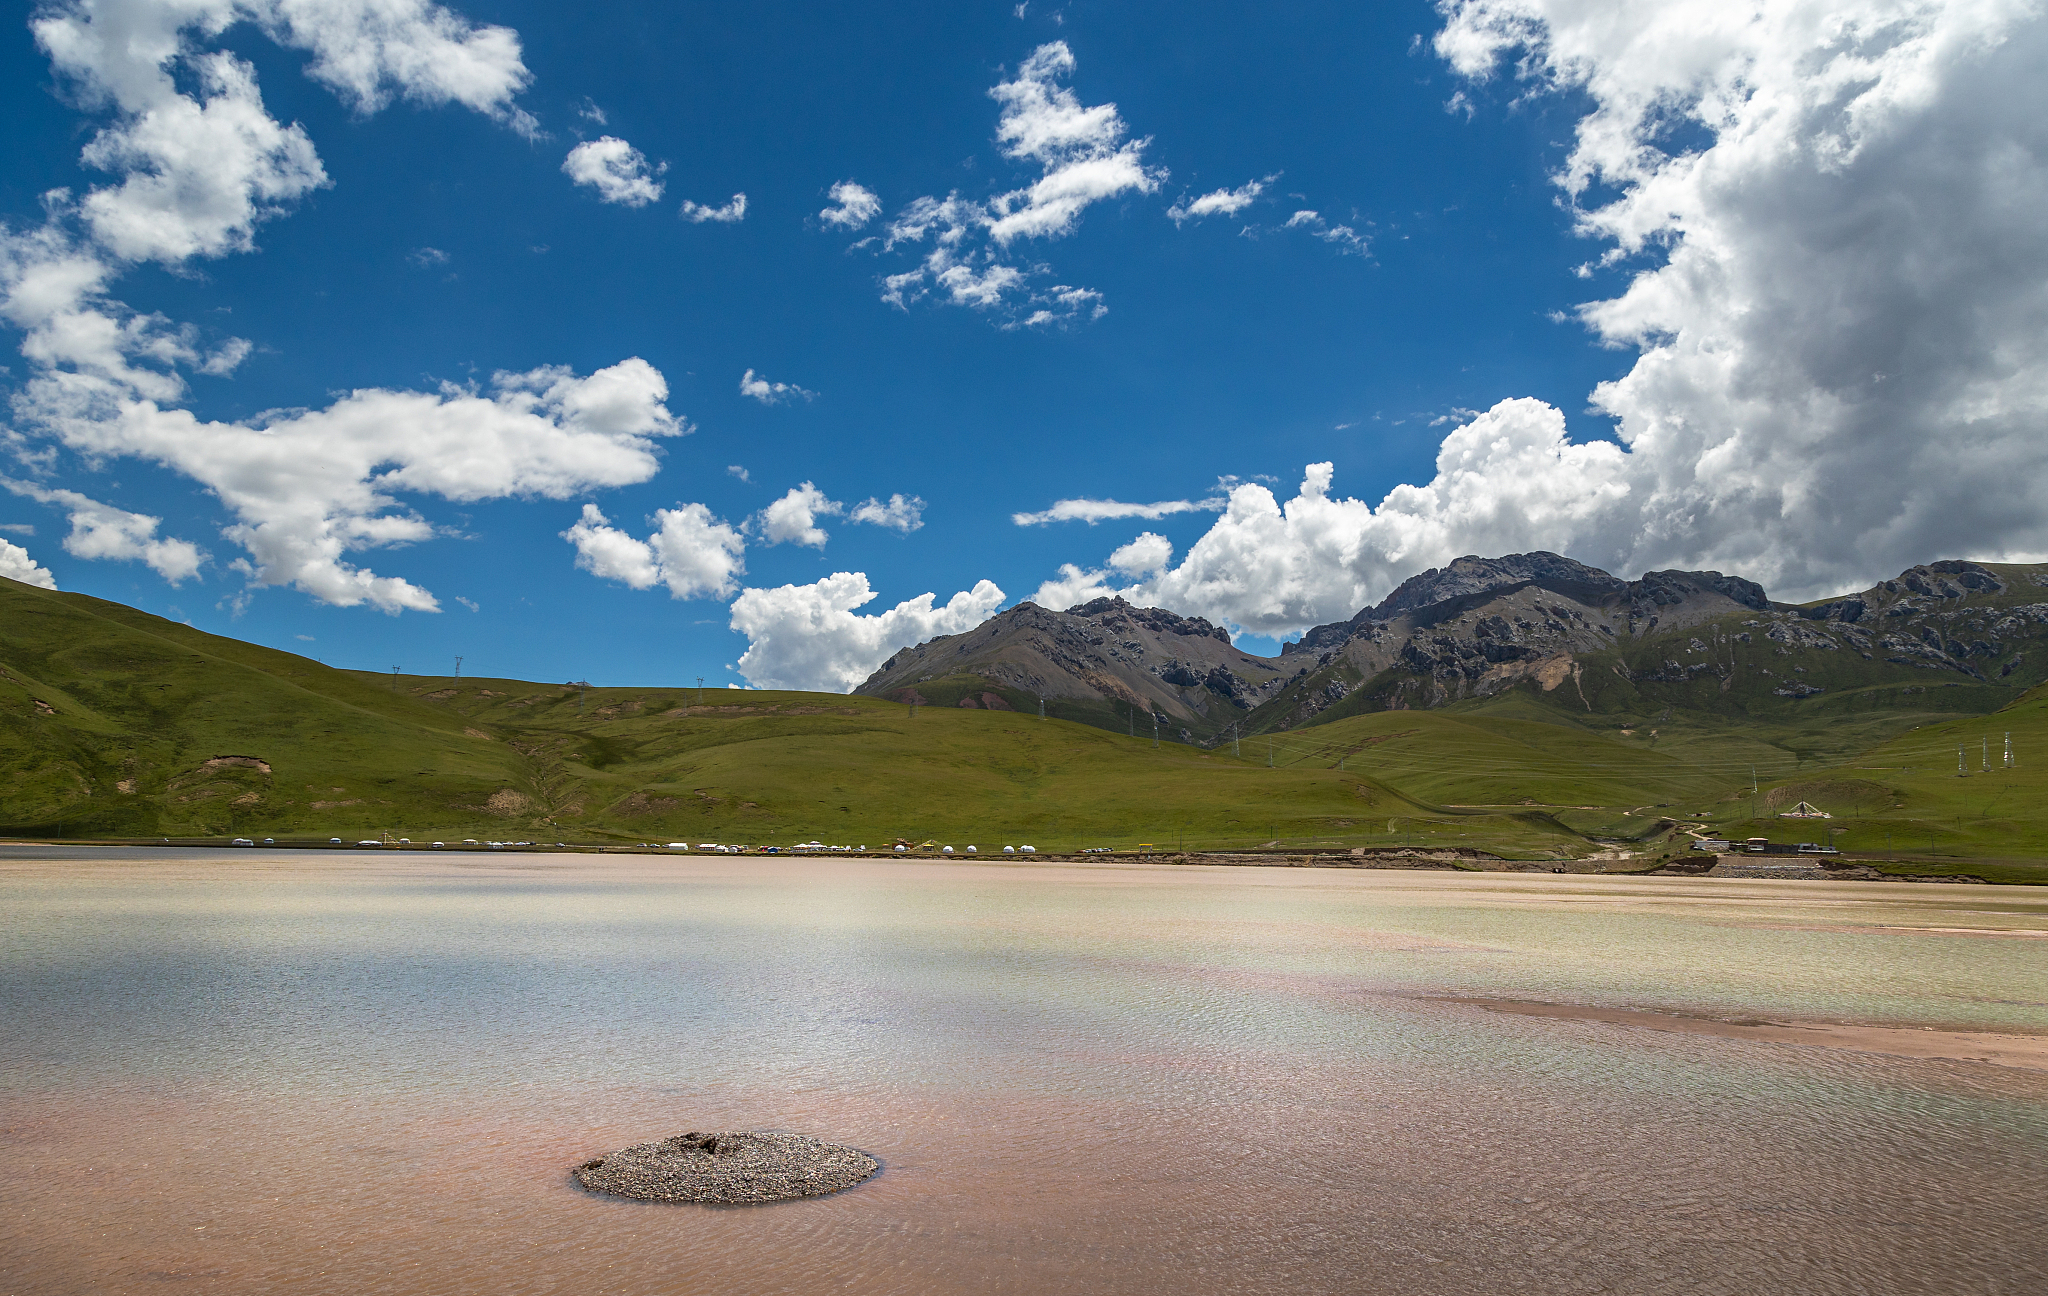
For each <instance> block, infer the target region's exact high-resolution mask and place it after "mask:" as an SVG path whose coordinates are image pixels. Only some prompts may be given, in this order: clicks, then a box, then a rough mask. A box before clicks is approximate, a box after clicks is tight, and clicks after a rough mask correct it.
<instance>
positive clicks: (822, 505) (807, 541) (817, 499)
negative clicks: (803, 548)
mask: <svg viewBox="0 0 2048 1296" xmlns="http://www.w3.org/2000/svg"><path fill="white" fill-rule="evenodd" d="M845 511H846V506H845V505H843V504H838V503H835V502H833V501H832V500H830V499H827V498H826V497H825V492H823V491H821V490H819V489H818V488H817V487H816V486H813V485H812V484H811V483H809V482H805V483H804V484H803V485H801V486H792V487H790V488H789V493H788V494H787V495H784V496H783V497H782V498H781V499H779V500H776V501H775V502H774V503H773V504H770V505H769V506H768V507H767V508H764V509H762V510H761V513H760V517H759V518H758V519H757V522H758V525H759V527H760V531H761V538H762V539H763V540H766V541H767V542H768V543H769V544H771V545H779V544H800V545H809V546H810V547H811V548H813V549H823V548H824V547H825V541H826V540H827V539H829V538H830V537H828V536H827V535H826V534H825V530H824V528H823V527H820V526H819V525H818V519H819V518H821V517H838V516H839V515H840V514H842V513H844V512H845Z"/></svg>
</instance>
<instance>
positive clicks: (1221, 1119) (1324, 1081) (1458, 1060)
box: [0, 848, 2048, 1296]
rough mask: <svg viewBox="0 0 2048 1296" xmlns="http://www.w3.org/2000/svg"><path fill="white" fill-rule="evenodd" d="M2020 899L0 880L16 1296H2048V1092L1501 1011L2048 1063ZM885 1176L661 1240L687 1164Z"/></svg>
mask: <svg viewBox="0 0 2048 1296" xmlns="http://www.w3.org/2000/svg"><path fill="white" fill-rule="evenodd" d="M2032 932H2048V895H2042V894H2040V893H2039V892H2035V891H2030V890H2027V889H2021V888H1989V887H1976V886H1910V885H1905V884H1867V885H1864V884H1830V883H1798V882H1741V881H1723V880H1708V879H1698V880H1694V879H1647V878H1621V879H1598V878H1586V877H1553V876H1549V875H1498V874H1497V875H1473V874H1452V873H1420V872H1377V871H1350V870H1305V869H1232V868H1213V869H1212V868H1199V869H1177V868H1167V867H1142V866H1116V865H1105V866H1101V867H1078V866H1075V867H1069V866H1062V865H1051V864H1038V865H1018V866H1003V865H995V864H982V865H967V864H919V863H913V862H896V861H872V862H863V861H853V860H838V861H834V860H816V861H803V860H735V859H726V858H720V859H716V860H710V859H692V858H674V859H669V858H645V859H643V858H636V857H619V856H611V857H594V858H593V857H552V856H535V857H520V858H507V857H503V856H497V857H483V858H475V857H472V858H449V857H438V856H428V857H418V856H379V855H372V854H368V853H365V854H361V855H358V854H353V853H348V854H344V853H339V852H337V853H334V854H319V855H306V854H292V855H276V856H272V855H265V854H260V853H253V852H248V851H243V852H238V853H236V854H235V855H233V856H230V857H214V856H205V855H195V854H193V853H190V852H177V853H171V852H133V853H130V852H119V851H61V850H54V849H42V850H28V849H25V848H11V851H10V853H8V854H6V855H4V856H0V1104H4V1119H0V1126H4V1128H0V1149H4V1152H5V1164H6V1168H7V1171H8V1173H7V1174H6V1175H5V1176H4V1177H0V1293H7V1294H9V1296H27V1294H29V1293H46V1292H143V1291H148V1292H155V1291H162V1290H167V1289H168V1290H181V1291H190V1292H273V1291H278V1292H281V1291H294V1292H308V1293H318V1292H335V1293H344V1292H346V1293H367V1292H438V1291H446V1292H479V1293H481V1292H491V1293H529V1292H531V1293H540V1292H577V1293H597V1292H618V1293H641V1292H647V1293H654V1292H661V1293H682V1292H736V1293H752V1292H808V1291H818V1290H828V1289H829V1290H848V1291H859V1292H878V1293H890V1292H903V1293H926V1292H929V1293H941V1292H980V1291H991V1292H993V1291H1005V1292H1104V1293H1118V1292H1172V1293H1194V1292H1212V1291H1214V1292H1226V1291H1227V1292H1282V1291H1284V1292H1298V1293H1316V1292H1344V1293H1371V1292H1428V1293H1439V1292H1440V1293H1465V1292H1473V1293H1477V1292H1487V1293H1495V1292H1729V1293H1753V1292H1770V1291H1788V1292H1791V1291H1796V1292H1813V1293H1832V1292H1842V1293H1851V1292H1855V1293H1863V1292H1972V1293H1977V1292H1996V1293H2007V1292H2010V1293H2021V1292H2029V1293H2031V1292H2040V1291H2044V1290H2048V1241H2044V1239H2048V1205H2044V1203H2048V1072H2042V1071H2036V1070H2025V1069H2018V1068H2012V1067H2003V1066H1990V1065H1985V1064H1982V1063H1972V1062H1965V1061H1945V1060H1936V1059H1913V1058H1903V1057H1896V1056H1887V1055H1883V1054H1876V1053H1865V1052H1855V1051H1847V1050H1843V1049H1833V1048H1817V1047H1803V1046H1797V1045H1791V1044H1781V1043H1765V1042H1758V1041H1753V1040H1745V1039H1726V1038H1717V1037H1711V1036H1704V1035H1698V1034H1686V1033H1674V1032H1666V1031H1661V1030H1648V1029H1641V1028H1638V1027H1634V1026H1628V1025H1618V1024H1610V1023H1606V1022H1601V1021H1588V1020H1558V1019H1547V1018H1535V1017H1527V1016H1517V1015H1510V1014H1506V1013H1499V1012H1491V1011H1487V1010H1486V1009H1485V1008H1484V1007H1482V1006H1477V1005H1474V1004H1472V1003H1465V1002H1456V1001H1455V1000H1457V999H1460V998H1465V999H1471V998H1487V997H1498V998H1504V999H1518V1000H1533V1001H1546V1002H1553V1003H1570V1004H1583V1005H1590V1006H1595V1007H1603V1008H1639V1009H1640V1008H1647V1009H1655V1010H1660V1011H1671V1012H1678V1013H1693V1014H1703V1015H1708V1016H1719V1017H1724V1018H1725V1017H1729V1016H1743V1017H1757V1018H1768V1019H1771V1020H1815V1021H1828V1022H1837V1023H1870V1024H1883V1025H1910V1026H1932V1027H1936V1028H1941V1029H1952V1030H1966V1031H1980V1032H1986V1031H1988V1032H2010V1033H2018V1034H2034V1035H2040V1034H2048V939H2044V938H2042V937H2039V936H2029V935H2026V934H2025V933H2032ZM721 1128H727V1129H730V1128H754V1129H789V1130H798V1131H802V1132H805V1133H810V1134H815V1135H818V1136H820V1137H823V1138H826V1139H829V1140H832V1141H837V1142H845V1143H851V1144H854V1145H856V1146H858V1147H861V1148H864V1149H866V1150H868V1151H870V1152H873V1153H874V1154H876V1155H877V1156H879V1157H881V1158H882V1159H883V1161H884V1163H885V1165H886V1169H885V1170H884V1172H883V1174H882V1175H881V1176H880V1177H878V1178H876V1179H873V1180H871V1181H869V1182H868V1183H867V1184H864V1185H862V1186H861V1187H859V1188H856V1189H854V1190H852V1191H850V1192H846V1193H843V1194H840V1195H838V1196H834V1197H829V1198H821V1199H816V1200H812V1201H804V1202H795V1203H787V1204H784V1205H779V1206H772V1207H756V1208H734V1209H717V1208H704V1207H685V1206H654V1205H645V1204H639V1203H633V1202H626V1201H619V1200H614V1199H609V1198H604V1197H599V1196H595V1195H591V1194H587V1193H583V1192H581V1191H579V1190H578V1189H577V1188H575V1187H574V1185H573V1184H572V1182H571V1180H570V1179H569V1175H568V1171H569V1169H570V1168H571V1167H572V1166H574V1165H576V1164H578V1163H579V1162H581V1161H584V1160H588V1159H589V1158H591V1157H593V1156H597V1155H600V1154H602V1153H604V1152H607V1151H610V1150H612V1149H615V1148H618V1147H622V1146H625V1145H627V1144H631V1143H638V1142H643V1141H646V1140H648V1139H653V1138H659V1137H664V1136H666V1135H669V1134H672V1133H678V1132H681V1131H684V1130H691V1129H721Z"/></svg>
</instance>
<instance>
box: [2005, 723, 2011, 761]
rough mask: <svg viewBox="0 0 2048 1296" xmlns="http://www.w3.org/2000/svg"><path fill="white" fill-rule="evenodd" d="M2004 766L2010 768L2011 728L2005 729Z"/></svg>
mask: <svg viewBox="0 0 2048 1296" xmlns="http://www.w3.org/2000/svg"><path fill="white" fill-rule="evenodd" d="M2005 767H2006V768H2007V769H2011V768H2012V730H2010V729H2008V730H2006V731H2005Z"/></svg>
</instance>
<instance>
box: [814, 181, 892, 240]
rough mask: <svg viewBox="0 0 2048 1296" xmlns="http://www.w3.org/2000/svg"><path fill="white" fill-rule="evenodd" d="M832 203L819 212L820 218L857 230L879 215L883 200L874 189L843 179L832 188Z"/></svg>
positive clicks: (825, 221)
mask: <svg viewBox="0 0 2048 1296" xmlns="http://www.w3.org/2000/svg"><path fill="white" fill-rule="evenodd" d="M831 194H832V205H831V206H830V207H827V208H825V209H824V210H823V211H821V212H819V213H818V219H819V220H820V221H822V222H824V223H825V224H827V225H832V226H836V227H837V228H839V229H848V230H857V229H860V228H861V227H862V226H864V225H866V224H867V223H868V222H869V221H871V220H873V219H874V218H875V217H876V216H879V215H880V214H881V211H882V200H881V198H880V197H878V196H877V195H876V194H875V192H874V191H873V190H872V189H869V188H867V187H865V186H863V185H859V184H856V183H854V182H853V181H851V180H841V181H840V182H839V183H838V184H836V185H833V186H832V189H831Z"/></svg>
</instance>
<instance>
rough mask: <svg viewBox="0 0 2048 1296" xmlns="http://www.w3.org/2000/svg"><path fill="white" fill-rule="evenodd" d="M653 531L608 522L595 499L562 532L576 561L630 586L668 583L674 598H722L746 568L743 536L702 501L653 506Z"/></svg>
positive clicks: (595, 574)
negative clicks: (641, 532) (639, 532)
mask: <svg viewBox="0 0 2048 1296" xmlns="http://www.w3.org/2000/svg"><path fill="white" fill-rule="evenodd" d="M653 520H654V524H655V530H654V534H653V535H652V536H651V537H649V538H648V539H646V540H641V539H638V538H637V537H634V536H632V535H629V534H627V533H626V532H624V531H621V530H619V529H618V528H616V527H614V526H611V525H610V524H609V521H610V520H609V519H608V518H606V517H605V515H604V514H603V513H602V512H600V511H599V510H598V507H597V505H595V504H585V505H584V506H583V516H582V517H581V518H580V519H578V520H577V522H576V523H575V525H573V526H571V527H570V528H569V529H568V530H567V531H564V532H562V538H563V539H565V540H567V541H569V543H571V544H573V545H575V546H576V565H577V566H578V567H581V568H583V569H584V570H585V571H587V572H590V573H591V574H592V575H594V576H600V577H603V578H604V579H606V580H615V581H620V582H622V583H624V584H626V585H628V586H630V587H632V588H633V589H649V588H652V587H653V586H654V585H655V584H656V583H657V582H659V583H662V584H665V585H667V586H668V591H669V596H670V597H672V598H679V599H686V598H726V597H728V596H730V595H731V594H732V592H733V591H734V590H736V589H738V588H739V581H738V578H739V577H740V576H741V575H742V574H744V573H745V571H746V564H745V563H744V561H743V560H742V556H743V554H744V553H745V551H746V541H745V540H744V539H743V538H742V537H741V536H740V533H739V531H738V529H736V528H734V527H732V526H729V525H727V524H726V523H724V522H721V521H719V520H718V519H717V518H716V517H714V516H713V515H712V513H711V510H710V509H708V508H706V507H704V506H703V505H702V504H679V505H677V506H676V507H675V508H672V509H657V510H655V514H654V519H653Z"/></svg>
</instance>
